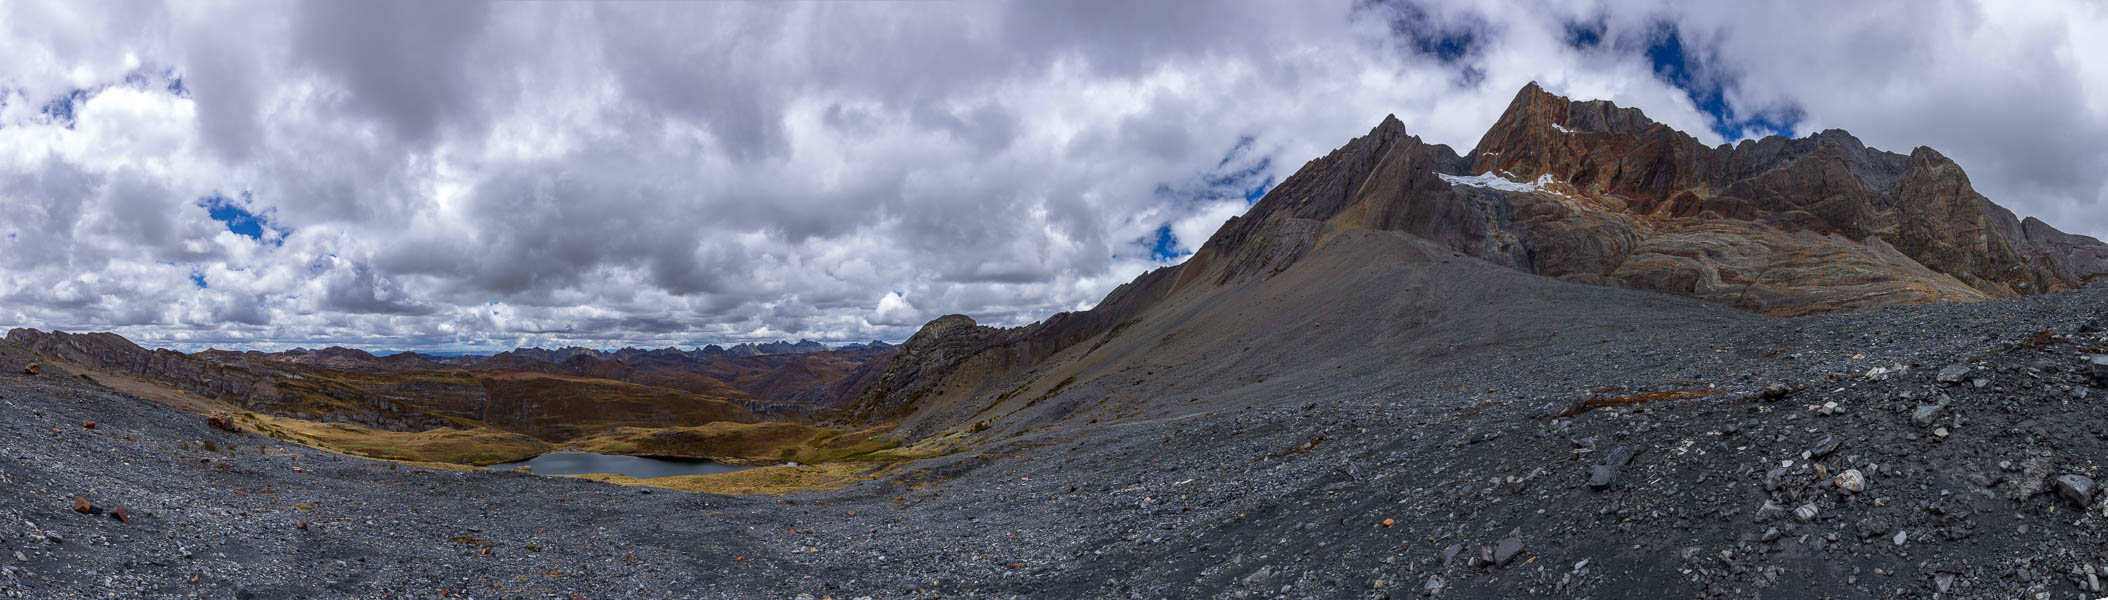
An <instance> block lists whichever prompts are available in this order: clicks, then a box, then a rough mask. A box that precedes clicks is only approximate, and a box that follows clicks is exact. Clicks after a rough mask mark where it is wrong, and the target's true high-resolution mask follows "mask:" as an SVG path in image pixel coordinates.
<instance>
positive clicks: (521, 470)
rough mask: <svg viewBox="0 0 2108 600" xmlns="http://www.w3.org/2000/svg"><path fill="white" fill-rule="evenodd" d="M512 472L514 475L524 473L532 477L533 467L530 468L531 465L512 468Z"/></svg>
mask: <svg viewBox="0 0 2108 600" xmlns="http://www.w3.org/2000/svg"><path fill="white" fill-rule="evenodd" d="M512 472H514V473H526V474H529V475H532V474H534V467H533V466H531V465H520V466H517V467H513V468H512Z"/></svg>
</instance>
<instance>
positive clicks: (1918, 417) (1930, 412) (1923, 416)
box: [1910, 404, 1947, 427]
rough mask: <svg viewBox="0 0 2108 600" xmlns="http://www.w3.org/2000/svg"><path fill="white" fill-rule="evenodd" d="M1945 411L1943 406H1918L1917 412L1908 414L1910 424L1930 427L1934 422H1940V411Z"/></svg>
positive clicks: (1945, 406) (1945, 407)
mask: <svg viewBox="0 0 2108 600" xmlns="http://www.w3.org/2000/svg"><path fill="white" fill-rule="evenodd" d="M1946 409H1947V405H1944V404H1920V405H1918V409H1917V410H1914V411H1911V412H1910V422H1911V423H1915V424H1917V426H1919V427H1930V426H1932V424H1933V422H1934V421H1938V420H1940V411H1942V410H1946Z"/></svg>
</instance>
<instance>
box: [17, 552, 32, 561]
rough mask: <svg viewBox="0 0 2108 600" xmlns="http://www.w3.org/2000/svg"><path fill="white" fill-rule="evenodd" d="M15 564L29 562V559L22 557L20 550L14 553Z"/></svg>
mask: <svg viewBox="0 0 2108 600" xmlns="http://www.w3.org/2000/svg"><path fill="white" fill-rule="evenodd" d="M15 562H29V557H27V556H23V555H22V551H21V550H16V551H15Z"/></svg>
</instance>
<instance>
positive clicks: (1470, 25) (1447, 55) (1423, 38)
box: [1354, 0, 1487, 87]
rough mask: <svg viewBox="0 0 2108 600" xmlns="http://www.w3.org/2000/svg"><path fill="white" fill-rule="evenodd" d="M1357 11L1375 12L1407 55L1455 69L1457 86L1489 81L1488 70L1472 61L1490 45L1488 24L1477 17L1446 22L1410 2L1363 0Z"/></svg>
mask: <svg viewBox="0 0 2108 600" xmlns="http://www.w3.org/2000/svg"><path fill="white" fill-rule="evenodd" d="M1354 10H1355V12H1364V11H1374V12H1377V13H1379V15H1380V16H1381V18H1383V20H1384V23H1385V25H1387V26H1389V27H1390V30H1391V37H1392V38H1393V39H1396V40H1397V41H1398V43H1399V45H1400V46H1401V47H1402V48H1403V49H1404V50H1405V51H1407V52H1409V53H1412V54H1415V55H1419V56H1424V57H1428V58H1432V59H1435V61H1436V62H1440V63H1442V65H1443V66H1446V67H1450V68H1452V69H1455V70H1456V72H1457V81H1456V83H1457V84H1458V85H1460V86H1463V87H1471V86H1475V85H1478V83H1479V82H1480V81H1483V80H1485V78H1486V73H1485V71H1483V70H1481V69H1479V68H1478V66H1476V65H1473V64H1471V61H1470V60H1469V59H1471V58H1473V57H1474V56H1476V55H1477V54H1478V53H1479V50H1480V48H1481V47H1483V46H1484V45H1485V44H1486V39H1485V37H1484V35H1483V32H1484V31H1485V30H1486V29H1487V27H1486V24H1485V23H1484V22H1483V21H1481V20H1478V19H1476V18H1471V19H1469V20H1467V21H1466V22H1462V23H1454V22H1444V21H1442V20H1441V19H1438V18H1437V16H1436V15H1432V14H1429V13H1428V10H1427V9H1425V8H1422V7H1421V6H1420V5H1419V4H1417V3H1414V2H1410V1H1407V0H1362V1H1360V2H1357V3H1356V5H1355V7H1354Z"/></svg>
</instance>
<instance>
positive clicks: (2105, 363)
mask: <svg viewBox="0 0 2108 600" xmlns="http://www.w3.org/2000/svg"><path fill="white" fill-rule="evenodd" d="M2088 360H2089V361H2091V362H2092V363H2093V378H2094V379H2100V380H2108V354H2095V355H2093V356H2091V357H2089V358H2088ZM31 366H35V365H31Z"/></svg>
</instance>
